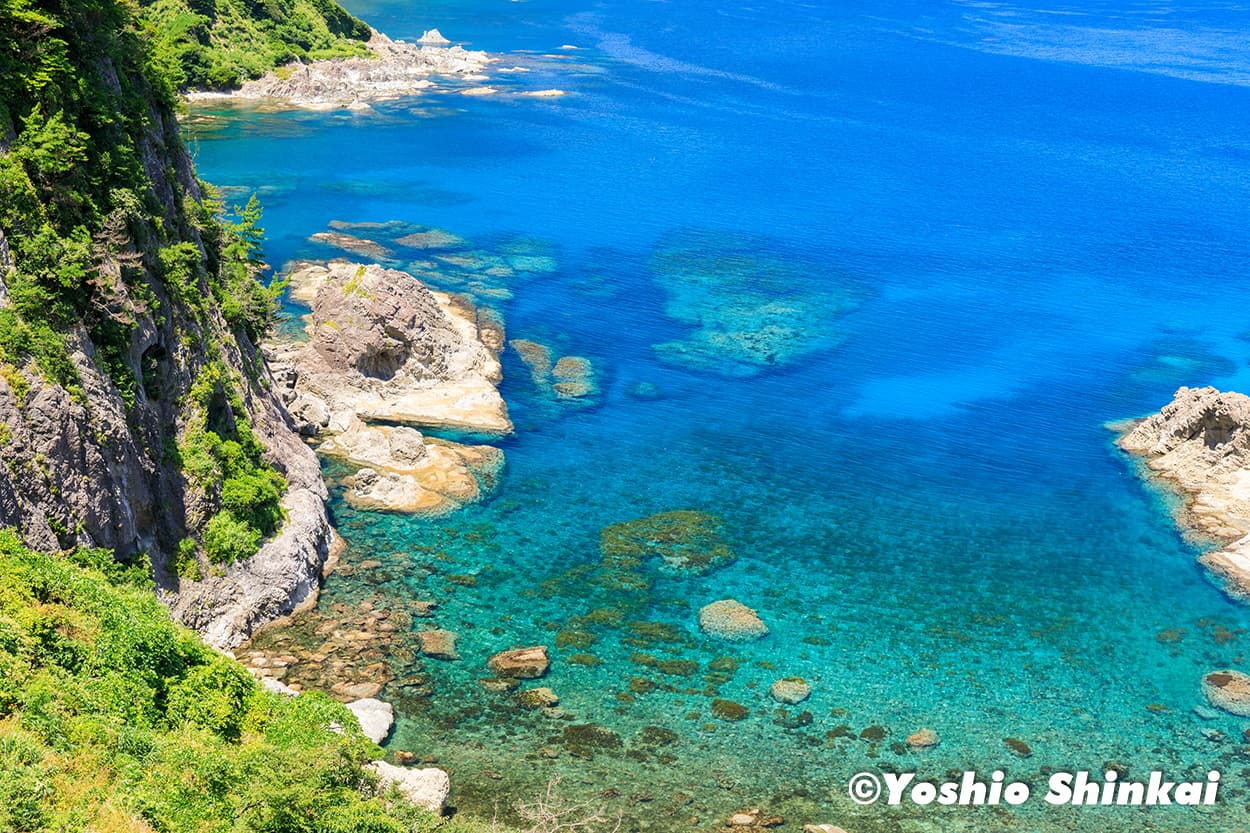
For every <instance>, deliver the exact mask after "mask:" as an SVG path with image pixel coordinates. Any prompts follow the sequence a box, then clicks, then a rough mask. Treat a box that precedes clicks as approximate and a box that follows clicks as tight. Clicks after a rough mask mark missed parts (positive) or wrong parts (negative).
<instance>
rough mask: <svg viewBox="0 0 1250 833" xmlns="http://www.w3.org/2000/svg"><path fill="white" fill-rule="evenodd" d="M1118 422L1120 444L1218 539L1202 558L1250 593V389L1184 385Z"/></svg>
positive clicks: (1182, 511)
mask: <svg viewBox="0 0 1250 833" xmlns="http://www.w3.org/2000/svg"><path fill="white" fill-rule="evenodd" d="M1112 427H1113V428H1116V429H1119V430H1121V431H1122V432H1123V434H1122V436H1121V437H1120V438H1119V439H1118V440H1117V444H1118V445H1119V446H1120V448H1122V449H1124V450H1125V451H1127V452H1129V453H1131V454H1134V455H1137V456H1138V457H1140V458H1141V459H1142V460H1143V461H1144V469H1145V471H1146V473H1147V474H1148V475H1149V476H1150V477H1151V479H1153V480H1156V481H1158V482H1160V483H1162V484H1163V485H1164V486H1166V487H1167V488H1169V489H1171V490H1173V491H1174V492H1176V493H1177V494H1178V495H1179V496H1180V497H1181V498H1182V501H1183V503H1182V505H1181V506H1180V507H1179V508H1178V521H1179V522H1180V523H1181V524H1182V526H1183V527H1184V528H1185V529H1186V530H1187V531H1188V532H1189V533H1191V534H1193V535H1194V536H1195V537H1197V538H1198V539H1199V543H1201V544H1206V545H1210V544H1215V547H1214V548H1211V549H1210V550H1209V551H1207V552H1205V553H1203V555H1202V556H1201V557H1200V559H1199V560H1200V561H1201V562H1202V563H1203V564H1205V565H1206V566H1207V567H1208V568H1210V569H1211V570H1212V571H1213V572H1214V573H1216V574H1217V575H1219V576H1221V577H1222V578H1223V579H1224V580H1225V587H1226V589H1227V590H1228V591H1229V592H1230V593H1231V594H1233V595H1236V596H1239V597H1241V598H1243V599H1247V600H1250V397H1246V396H1244V395H1242V394H1240V393H1221V392H1220V391H1218V390H1216V389H1215V388H1210V387H1208V388H1181V389H1180V390H1178V391H1177V392H1176V396H1175V397H1174V398H1173V400H1172V402H1170V403H1169V404H1168V405H1167V406H1165V407H1164V408H1163V410H1162V411H1160V412H1159V413H1158V414H1155V415H1154V416H1151V417H1148V418H1146V419H1144V420H1141V421H1140V422H1134V423H1129V424H1123V425H1117V426H1112Z"/></svg>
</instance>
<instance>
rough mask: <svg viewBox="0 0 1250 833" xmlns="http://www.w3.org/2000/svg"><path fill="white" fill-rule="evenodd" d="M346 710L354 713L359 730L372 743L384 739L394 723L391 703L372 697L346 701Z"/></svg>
mask: <svg viewBox="0 0 1250 833" xmlns="http://www.w3.org/2000/svg"><path fill="white" fill-rule="evenodd" d="M347 710H348V711H350V712H351V713H352V714H354V715H356V720H358V721H359V722H360V731H361V732H363V733H364V736H365V737H367V738H368V739H369V740H371V741H373V742H374V743H381V742H382V741H384V740H386V736H387V735H389V734H390V733H391V726H392V725H394V723H395V710H394V709H393V708H392V707H391V704H390V703H385V702H383V701H381V700H377V699H374V698H372V697H366V698H364V699H361V700H354V701H352V702H351V703H348V704H347Z"/></svg>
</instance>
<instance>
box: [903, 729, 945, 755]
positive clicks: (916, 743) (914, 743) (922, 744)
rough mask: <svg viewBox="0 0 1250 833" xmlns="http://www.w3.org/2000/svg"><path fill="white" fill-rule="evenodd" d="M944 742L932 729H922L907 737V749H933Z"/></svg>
mask: <svg viewBox="0 0 1250 833" xmlns="http://www.w3.org/2000/svg"><path fill="white" fill-rule="evenodd" d="M941 742H942V738H941V737H939V736H938V733H937V732H935V731H933V730H932V729H921V730H920V731H918V732H913V733H911V734H910V735H908V736H907V740H906V743H907V748H908V749H913V750H921V749H932V748H933V747H935V746H937V745H938V744H939V743H941Z"/></svg>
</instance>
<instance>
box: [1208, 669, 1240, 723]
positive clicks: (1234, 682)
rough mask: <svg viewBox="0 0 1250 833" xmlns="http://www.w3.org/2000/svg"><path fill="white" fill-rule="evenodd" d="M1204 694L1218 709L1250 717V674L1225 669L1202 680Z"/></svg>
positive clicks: (1214, 672) (1213, 672)
mask: <svg viewBox="0 0 1250 833" xmlns="http://www.w3.org/2000/svg"><path fill="white" fill-rule="evenodd" d="M1202 693H1203V694H1204V695H1205V696H1206V698H1207V701H1208V702H1209V703H1210V704H1211V705H1213V706H1215V707H1216V708H1218V709H1223V710H1224V711H1226V712H1229V713H1231V714H1236V715H1241V716H1242V717H1250V674H1243V673H1242V672H1240V671H1233V670H1230V669H1225V670H1222V671H1212V672H1211V673H1210V674H1207V675H1206V676H1205V677H1203V678H1202Z"/></svg>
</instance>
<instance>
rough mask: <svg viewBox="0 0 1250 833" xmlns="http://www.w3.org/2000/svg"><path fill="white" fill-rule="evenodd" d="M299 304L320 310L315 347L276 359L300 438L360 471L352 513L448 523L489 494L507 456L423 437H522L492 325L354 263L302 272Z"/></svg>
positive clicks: (420, 287)
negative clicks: (507, 399) (502, 386)
mask: <svg viewBox="0 0 1250 833" xmlns="http://www.w3.org/2000/svg"><path fill="white" fill-rule="evenodd" d="M292 297H294V298H295V299H296V300H298V301H301V302H303V303H307V304H308V305H309V306H310V307H311V313H310V314H309V316H307V322H308V324H307V329H308V334H309V339H308V341H306V342H302V343H283V344H275V345H270V346H269V347H268V348H267V349H268V355H269V358H270V361H271V364H272V366H273V367H274V368H275V374H276V376H277V377H278V379H279V380H280V381H281V383H282V391H281V396H282V398H283V399H284V400H285V401H286V402H287V403H288V406H289V408H290V410H291V412H292V414H293V415H294V416H295V418H296V420H297V422H298V426H299V430H300V433H301V434H304V435H305V436H309V437H317V438H319V439H320V440H321V443H320V446H319V450H320V451H321V452H322V453H323V454H325V455H327V456H330V457H335V458H337V459H340V460H343V461H344V462H347V463H350V464H352V465H354V466H357V467H358V470H357V471H356V473H355V474H353V475H351V476H349V477H348V478H346V480H345V484H346V485H347V487H348V489H347V492H346V495H345V497H346V500H347V501H348V502H349V503H351V504H352V505H353V506H356V507H357V508H361V509H382V510H388V511H397V512H409V513H419V514H425V515H439V514H444V513H446V512H450V511H453V510H455V509H457V508H459V507H461V506H463V505H464V504H465V503H470V502H473V501H477V500H480V499H481V498H482V497H484V496H486V495H488V494H490V492H491V491H492V490H493V489H494V488H495V485H496V484H497V482H498V480H499V477H500V475H501V473H502V470H503V464H504V459H503V452H501V451H500V450H499V449H497V448H494V447H492V446H487V445H465V444H462V443H455V442H450V441H447V440H442V439H436V438H432V437H427V436H425V435H423V434H422V433H421V432H420V431H419V430H417V428H418V427H434V428H456V429H462V430H468V431H473V432H476V433H482V434H488V435H496V436H498V435H503V434H507V433H509V432H510V431H511V430H512V423H511V421H510V420H509V419H508V411H507V407H506V405H505V404H504V401H503V398H502V397H501V396H500V395H499V392H498V391H497V390H496V388H495V385H496V384H497V383H498V382H499V380H500V378H501V375H502V373H501V369H500V364H499V358H498V351H499V349H500V348H501V347H502V345H503V334H502V332H501V330H500V328H499V326H498V324H497V323H495V320H494V319H493V318H488V317H485V316H483V317H479V316H478V314H477V310H476V309H475V308H474V307H473V306H472V305H470V304H469V303H468V302H467V301H463V300H461V299H457V298H454V297H452V296H450V295H446V294H444V293H438V292H432V291H430V290H429V289H428V288H427V287H426V286H425V285H424V284H422V283H421V282H420V281H418V280H417V279H416V278H413V277H412V276H411V275H408V274H407V273H405V272H400V271H397V270H393V269H384V268H382V267H381V266H376V265H363V264H355V263H349V262H347V261H332V262H330V263H329V264H326V265H308V266H304V267H303V268H301V269H298V270H296V271H295V272H294V273H293V274H292Z"/></svg>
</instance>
